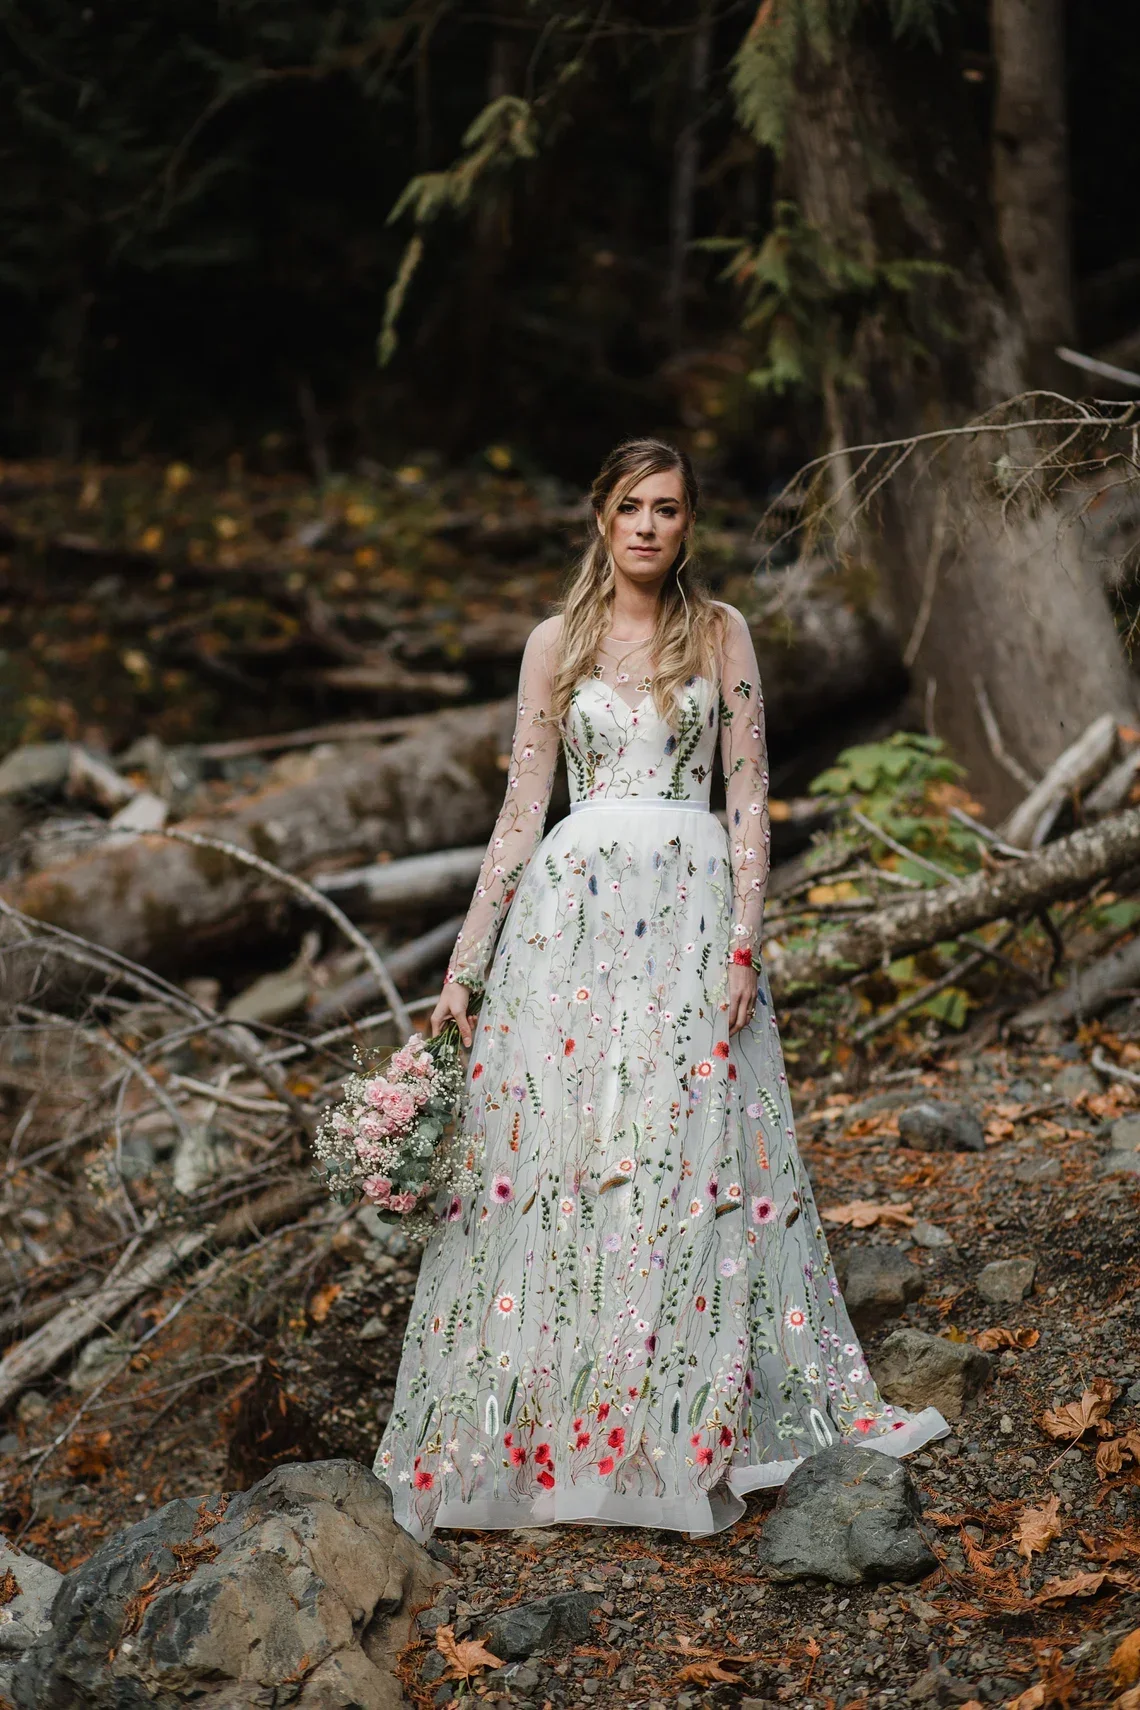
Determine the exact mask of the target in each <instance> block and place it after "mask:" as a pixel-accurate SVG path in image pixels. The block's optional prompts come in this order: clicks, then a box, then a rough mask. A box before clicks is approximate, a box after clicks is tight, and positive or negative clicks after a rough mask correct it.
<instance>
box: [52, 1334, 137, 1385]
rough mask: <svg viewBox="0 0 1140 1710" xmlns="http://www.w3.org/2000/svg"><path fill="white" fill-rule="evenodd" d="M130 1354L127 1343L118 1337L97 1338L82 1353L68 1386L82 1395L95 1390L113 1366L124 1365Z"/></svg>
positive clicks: (72, 1369)
mask: <svg viewBox="0 0 1140 1710" xmlns="http://www.w3.org/2000/svg"><path fill="white" fill-rule="evenodd" d="M128 1352H129V1347H128V1344H127V1343H126V1342H121V1341H120V1340H119V1338H118V1337H117V1336H96V1337H94V1339H93V1340H92V1341H90V1342H88V1343H87V1344H86V1346H85V1347H84V1348H83V1349H82V1350H81V1351H80V1355H79V1358H78V1359H77V1360H76V1362H75V1364H74V1366H72V1368H71V1372H70V1374H69V1376H68V1379H67V1381H68V1384H69V1385H70V1386H71V1388H72V1389H75V1390H78V1391H79V1392H80V1393H81V1394H82V1392H83V1391H84V1390H86V1389H94V1388H95V1385H96V1384H97V1383H100V1382H101V1381H102V1380H103V1378H105V1377H106V1375H107V1373H108V1371H109V1370H110V1368H111V1367H112V1366H117V1365H120V1364H121V1363H122V1361H123V1360H124V1359H125V1358H126V1356H127V1354H128Z"/></svg>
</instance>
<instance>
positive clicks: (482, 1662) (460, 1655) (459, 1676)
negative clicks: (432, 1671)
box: [435, 1627, 503, 1680]
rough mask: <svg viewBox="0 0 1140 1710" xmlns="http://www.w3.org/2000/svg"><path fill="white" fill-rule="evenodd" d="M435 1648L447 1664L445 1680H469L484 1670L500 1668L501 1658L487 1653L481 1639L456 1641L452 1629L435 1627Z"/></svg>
mask: <svg viewBox="0 0 1140 1710" xmlns="http://www.w3.org/2000/svg"><path fill="white" fill-rule="evenodd" d="M435 1648H436V1650H437V1651H438V1652H439V1654H440V1656H441V1657H442V1658H443V1659H444V1661H445V1662H446V1663H447V1665H448V1666H447V1674H446V1675H445V1676H444V1679H445V1680H470V1679H471V1677H472V1675H475V1674H482V1672H483V1670H484V1669H486V1668H502V1666H503V1659H502V1657H497V1656H495V1654H494V1652H493V1651H489V1650H488V1649H487V1647H486V1645H485V1644H484V1643H483V1641H482V1639H457V1638H456V1637H455V1628H454V1627H437V1628H436V1633H435Z"/></svg>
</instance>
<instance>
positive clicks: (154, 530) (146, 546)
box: [139, 524, 162, 552]
mask: <svg viewBox="0 0 1140 1710" xmlns="http://www.w3.org/2000/svg"><path fill="white" fill-rule="evenodd" d="M161 545H162V530H161V529H160V528H159V527H158V526H157V524H153V525H152V526H151V527H150V528H146V529H144V530H143V532H142V533H141V534H140V535H139V549H140V550H141V551H142V552H157V551H158V549H159V547H160V546H161Z"/></svg>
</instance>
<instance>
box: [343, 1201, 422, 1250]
mask: <svg viewBox="0 0 1140 1710" xmlns="http://www.w3.org/2000/svg"><path fill="white" fill-rule="evenodd" d="M356 1222H357V1224H358V1225H359V1227H360V1228H361V1229H363V1230H364V1233H365V1234H366V1235H367V1236H368V1237H369V1239H370V1240H372V1241H375V1242H376V1243H377V1245H378V1246H379V1248H380V1251H381V1252H382V1253H385V1254H387V1256H388V1257H389V1258H391V1259H403V1258H406V1257H407V1255H408V1254H409V1253H415V1252H418V1251H419V1249H418V1247H417V1246H416V1244H415V1242H414V1241H411V1240H409V1238H408V1236H407V1235H406V1234H405V1233H404V1231H403V1230H402V1229H399V1228H397V1227H396V1225H395V1224H394V1223H385V1222H383V1221H382V1219H381V1217H380V1213H379V1212H378V1211H377V1209H376V1207H375V1206H374V1205H362V1206H361V1207H360V1210H359V1211H358V1212H357V1213H356Z"/></svg>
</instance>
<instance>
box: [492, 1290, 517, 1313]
mask: <svg viewBox="0 0 1140 1710" xmlns="http://www.w3.org/2000/svg"><path fill="white" fill-rule="evenodd" d="M514 1309H515V1297H514V1295H513V1294H501V1295H500V1296H499V1298H498V1300H496V1302H495V1311H496V1312H497V1313H498V1314H499V1317H500V1318H509V1317H510V1316H511V1313H512V1312H513V1311H514Z"/></svg>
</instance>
